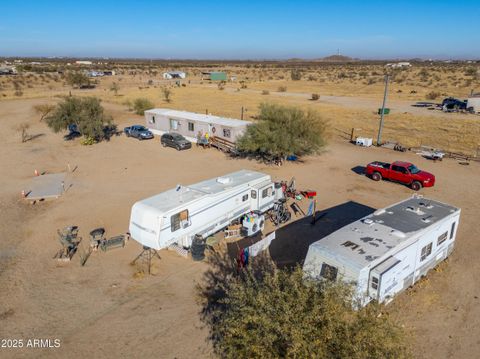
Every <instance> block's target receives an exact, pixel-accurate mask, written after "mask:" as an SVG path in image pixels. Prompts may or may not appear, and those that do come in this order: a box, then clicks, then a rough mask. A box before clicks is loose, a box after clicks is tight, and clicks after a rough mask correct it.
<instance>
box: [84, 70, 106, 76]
mask: <svg viewBox="0 0 480 359" xmlns="http://www.w3.org/2000/svg"><path fill="white" fill-rule="evenodd" d="M87 75H88V76H90V77H102V76H104V75H105V74H104V73H103V72H102V71H88V73H87Z"/></svg>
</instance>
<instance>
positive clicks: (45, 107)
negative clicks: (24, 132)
mask: <svg viewBox="0 0 480 359" xmlns="http://www.w3.org/2000/svg"><path fill="white" fill-rule="evenodd" d="M33 109H34V110H35V112H36V113H38V114H39V115H40V122H42V121H43V120H44V119H45V117H47V116H48V115H49V114H50V113H52V111H53V110H55V105H51V104H48V103H46V104H41V105H35V106H33Z"/></svg>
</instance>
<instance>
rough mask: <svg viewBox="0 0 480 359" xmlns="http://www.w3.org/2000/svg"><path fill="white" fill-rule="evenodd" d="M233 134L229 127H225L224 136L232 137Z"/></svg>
mask: <svg viewBox="0 0 480 359" xmlns="http://www.w3.org/2000/svg"><path fill="white" fill-rule="evenodd" d="M231 135H232V134H231V132H230V129H228V128H224V129H223V137H227V138H230V136H231Z"/></svg>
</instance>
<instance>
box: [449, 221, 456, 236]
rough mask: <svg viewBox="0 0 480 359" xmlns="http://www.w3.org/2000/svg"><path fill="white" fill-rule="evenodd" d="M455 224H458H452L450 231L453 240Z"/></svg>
mask: <svg viewBox="0 0 480 359" xmlns="http://www.w3.org/2000/svg"><path fill="white" fill-rule="evenodd" d="M455 224H456V222H453V223H452V228H451V229H450V239H452V238H453V235H454V234H455Z"/></svg>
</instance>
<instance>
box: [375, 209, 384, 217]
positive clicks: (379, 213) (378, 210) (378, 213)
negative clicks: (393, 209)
mask: <svg viewBox="0 0 480 359" xmlns="http://www.w3.org/2000/svg"><path fill="white" fill-rule="evenodd" d="M385 212H386V210H385V208H382V209H377V210H376V211H375V212H373V215H374V216H380V215H382V214H384V213H385Z"/></svg>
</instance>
